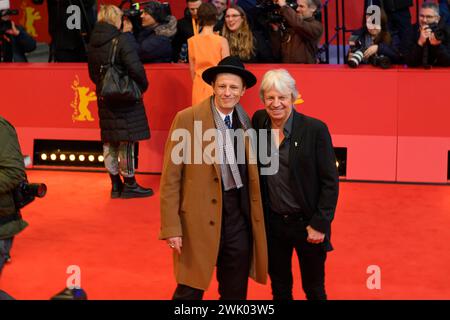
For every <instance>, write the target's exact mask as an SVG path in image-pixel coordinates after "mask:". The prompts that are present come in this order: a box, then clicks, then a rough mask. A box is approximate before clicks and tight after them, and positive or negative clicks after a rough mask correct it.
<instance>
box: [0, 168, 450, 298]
mask: <svg viewBox="0 0 450 320" xmlns="http://www.w3.org/2000/svg"><path fill="white" fill-rule="evenodd" d="M28 174H29V180H30V181H32V182H45V183H46V184H47V186H48V194H47V196H46V197H45V198H43V199H37V200H36V201H35V202H34V203H32V204H31V205H29V206H28V207H27V208H25V209H24V210H23V215H24V217H25V219H26V220H27V221H28V222H29V223H30V226H29V227H28V229H26V231H25V232H23V233H22V234H21V235H19V236H18V237H17V238H16V240H15V243H14V248H13V250H12V259H13V261H12V263H11V264H9V265H7V266H6V267H5V269H4V272H3V275H2V278H1V279H0V288H1V289H3V290H5V291H7V292H8V293H10V294H11V295H12V296H14V297H15V298H16V299H48V298H50V297H51V296H52V295H53V294H55V293H57V292H59V291H60V290H62V289H63V288H64V287H65V286H66V279H67V278H68V276H69V275H68V274H66V269H67V267H68V266H70V265H78V266H79V267H80V268H81V286H82V287H83V288H84V289H85V290H86V292H87V294H88V298H89V299H169V298H170V297H171V294H172V292H173V289H174V287H175V281H174V277H173V274H172V260H171V253H170V251H169V249H168V248H167V246H166V245H165V242H162V241H159V240H157V237H158V230H159V199H158V196H159V193H158V192H156V195H155V196H153V197H151V198H146V199H131V200H121V199H116V200H111V199H109V188H110V186H109V178H108V177H107V175H106V173H80V172H56V171H30V172H29V173H28ZM138 181H139V182H140V183H141V184H143V185H144V186H151V187H152V188H154V190H155V191H157V190H158V188H159V176H149V175H140V176H138ZM448 226H450V187H449V186H430V185H399V184H369V183H345V182H343V183H341V193H340V199H339V205H338V210H337V213H336V219H335V222H334V223H333V236H332V240H333V241H332V242H333V245H334V247H335V250H334V251H333V252H331V253H330V254H329V256H328V261H327V278H326V287H327V292H328V296H329V298H330V299H450V272H449V270H450V254H449V249H448V247H447V244H448V243H449V242H450V232H449V231H448ZM295 260H296V259H294V261H295ZM370 265H377V266H379V267H380V268H381V289H380V290H369V289H368V288H367V286H366V281H367V278H368V277H369V274H367V273H366V269H367V267H368V266H370ZM294 266H295V267H294V270H295V279H296V283H295V288H294V294H295V297H296V298H297V299H303V298H304V296H303V293H302V291H301V288H300V286H301V284H300V280H299V272H298V267H297V266H298V264H297V263H296V262H294ZM205 298H206V299H217V284H216V282H215V281H213V282H212V285H211V287H210V289H209V290H208V291H207V292H206V294H205ZM248 298H249V299H270V298H271V294H270V286H269V285H266V286H261V285H258V284H255V283H254V282H253V281H250V289H249V294H248Z"/></svg>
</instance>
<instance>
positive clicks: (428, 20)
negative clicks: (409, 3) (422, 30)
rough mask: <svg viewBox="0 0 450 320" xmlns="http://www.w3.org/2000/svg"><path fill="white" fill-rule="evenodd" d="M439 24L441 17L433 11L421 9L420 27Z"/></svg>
mask: <svg viewBox="0 0 450 320" xmlns="http://www.w3.org/2000/svg"><path fill="white" fill-rule="evenodd" d="M438 22H439V16H438V15H437V14H436V12H434V10H433V9H430V8H426V9H420V12H419V25H420V26H421V27H423V26H425V25H430V24H432V23H438Z"/></svg>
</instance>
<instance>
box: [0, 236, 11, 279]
mask: <svg viewBox="0 0 450 320" xmlns="http://www.w3.org/2000/svg"><path fill="white" fill-rule="evenodd" d="M13 239H14V238H7V239H0V274H1V273H2V270H3V266H4V265H5V263H6V261H7V260H8V259H9V252H10V251H11V247H12V244H13Z"/></svg>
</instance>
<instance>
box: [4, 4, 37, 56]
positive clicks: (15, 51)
mask: <svg viewBox="0 0 450 320" xmlns="http://www.w3.org/2000/svg"><path fill="white" fill-rule="evenodd" d="M4 13H5V10H1V13H0V16H1V20H2V23H5V24H6V23H8V22H10V23H11V28H10V29H7V30H4V33H3V34H0V62H28V60H27V57H26V56H25V53H28V52H31V51H33V50H35V49H36V40H34V39H33V37H31V36H30V35H29V34H28V33H27V32H26V31H25V29H24V28H23V27H22V26H18V25H16V24H15V23H14V21H11V20H10V16H9V15H3V14H4Z"/></svg>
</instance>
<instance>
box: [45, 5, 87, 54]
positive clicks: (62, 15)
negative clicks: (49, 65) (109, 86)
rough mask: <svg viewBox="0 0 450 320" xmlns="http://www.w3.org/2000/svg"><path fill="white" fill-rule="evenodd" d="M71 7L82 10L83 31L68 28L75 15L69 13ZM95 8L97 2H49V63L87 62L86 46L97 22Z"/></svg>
mask: <svg viewBox="0 0 450 320" xmlns="http://www.w3.org/2000/svg"><path fill="white" fill-rule="evenodd" d="M42 1H43V0H41V1H38V2H42ZM71 5H76V6H78V7H79V8H80V13H81V17H80V18H81V20H80V21H81V30H80V29H69V28H68V27H67V21H68V20H69V18H71V17H72V15H73V13H72V12H71V11H67V8H68V7H69V6H71ZM95 6H96V1H95V0H47V10H48V32H49V34H50V37H51V39H52V40H51V44H50V57H49V61H55V62H85V61H87V55H86V54H87V53H86V45H87V43H88V42H89V36H90V33H91V31H92V28H93V27H94V23H95V21H96V17H95V14H96V13H95Z"/></svg>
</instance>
